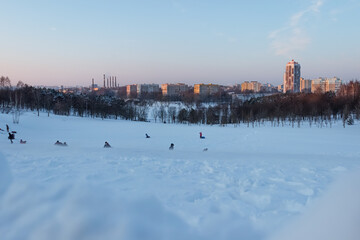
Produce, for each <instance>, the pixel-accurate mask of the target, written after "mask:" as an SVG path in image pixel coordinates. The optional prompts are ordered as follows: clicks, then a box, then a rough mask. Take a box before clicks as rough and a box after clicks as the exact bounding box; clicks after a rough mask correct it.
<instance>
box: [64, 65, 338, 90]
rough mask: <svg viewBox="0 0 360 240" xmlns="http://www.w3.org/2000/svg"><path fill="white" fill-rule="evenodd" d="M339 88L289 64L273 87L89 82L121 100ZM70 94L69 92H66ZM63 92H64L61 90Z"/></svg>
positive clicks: (250, 83)
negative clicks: (187, 94) (123, 97)
mask: <svg viewBox="0 0 360 240" xmlns="http://www.w3.org/2000/svg"><path fill="white" fill-rule="evenodd" d="M340 87H341V79H339V78H337V77H333V78H323V77H320V78H316V79H312V80H311V79H305V78H302V77H301V66H300V64H299V63H298V62H296V61H294V60H292V61H290V62H288V63H287V64H286V67H285V73H284V77H283V84H282V85H279V86H277V87H276V86H273V85H272V84H270V83H266V84H262V83H260V82H258V81H245V82H243V83H241V84H237V85H235V86H230V87H229V86H221V85H217V84H203V83H202V84H195V85H194V86H189V85H186V84H184V83H176V84H161V85H160V84H131V85H126V86H120V84H119V83H118V82H117V79H116V77H115V76H108V77H106V76H105V75H104V78H103V87H100V86H98V85H97V84H95V83H94V79H92V86H91V88H90V89H89V90H90V91H99V94H101V93H102V92H103V91H107V90H108V89H110V90H113V91H116V92H117V93H118V94H119V95H121V96H126V97H141V96H145V95H147V96H155V95H156V96H157V95H162V96H167V97H179V96H183V95H184V94H186V93H193V94H195V95H199V96H211V95H216V94H219V93H221V92H227V93H229V94H231V95H233V94H235V95H249V94H250V95H251V94H255V95H256V94H258V95H259V94H260V95H261V94H262V95H264V94H265V95H266V94H273V93H278V92H283V93H287V92H292V93H299V92H304V93H315V92H330V91H332V92H337V91H338V90H339V89H340ZM69 90H71V91H73V89H69ZM62 91H66V89H62Z"/></svg>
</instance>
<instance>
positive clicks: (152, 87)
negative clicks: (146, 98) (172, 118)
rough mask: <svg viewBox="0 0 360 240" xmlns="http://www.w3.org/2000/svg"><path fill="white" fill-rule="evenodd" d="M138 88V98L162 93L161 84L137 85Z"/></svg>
mask: <svg viewBox="0 0 360 240" xmlns="http://www.w3.org/2000/svg"><path fill="white" fill-rule="evenodd" d="M136 88H137V89H136V90H137V94H138V96H141V95H143V94H149V93H150V94H153V93H160V92H161V89H160V87H159V84H137V85H136Z"/></svg>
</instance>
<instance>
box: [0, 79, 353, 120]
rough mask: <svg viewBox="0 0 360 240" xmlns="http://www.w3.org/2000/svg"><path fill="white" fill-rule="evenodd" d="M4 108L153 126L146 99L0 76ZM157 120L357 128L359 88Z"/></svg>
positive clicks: (184, 107) (159, 114)
mask: <svg viewBox="0 0 360 240" xmlns="http://www.w3.org/2000/svg"><path fill="white" fill-rule="evenodd" d="M0 80H1V81H0V108H1V110H2V111H3V112H13V113H14V112H15V113H19V112H20V111H21V110H32V111H36V112H37V113H38V115H39V114H40V112H45V113H47V114H50V113H54V114H59V115H76V116H81V117H100V118H115V119H118V118H121V119H127V120H137V121H148V115H149V109H150V105H151V104H150V103H149V101H147V100H142V101H139V100H125V99H122V98H119V97H117V96H115V95H112V94H104V95H97V94H95V93H87V94H75V93H62V92H59V91H55V90H53V89H46V88H34V87H32V86H28V85H26V84H23V83H21V82H19V83H18V84H17V87H11V83H10V80H9V78H7V77H0ZM150 113H151V115H152V117H153V119H154V120H155V121H157V120H160V121H161V122H169V123H188V124H222V125H224V124H247V125H248V126H256V125H261V124H263V123H265V122H270V123H271V124H272V125H273V126H279V125H283V124H285V123H290V124H292V126H300V125H301V124H302V123H304V122H309V124H310V125H312V124H320V125H321V126H323V125H324V126H326V125H329V126H331V124H332V122H333V121H334V120H336V119H342V120H343V123H344V127H345V125H346V123H348V124H351V123H353V119H354V118H355V119H360V83H359V82H358V81H351V82H350V83H348V84H346V85H342V87H341V89H340V90H339V91H338V93H337V94H335V93H333V92H328V93H298V94H275V95H272V96H268V97H261V98H253V99H250V100H248V101H244V102H243V101H228V102H222V103H217V104H213V105H211V104H201V103H199V102H197V104H195V103H194V104H184V103H181V104H180V105H179V107H174V106H167V107H164V104H163V103H161V104H160V105H157V106H152V107H151V112H150Z"/></svg>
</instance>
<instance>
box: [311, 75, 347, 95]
mask: <svg viewBox="0 0 360 240" xmlns="http://www.w3.org/2000/svg"><path fill="white" fill-rule="evenodd" d="M340 87H341V79H340V78H337V77H333V78H321V77H320V78H316V79H313V80H312V83H311V92H312V93H314V92H323V93H324V92H337V91H338V90H339V89H340Z"/></svg>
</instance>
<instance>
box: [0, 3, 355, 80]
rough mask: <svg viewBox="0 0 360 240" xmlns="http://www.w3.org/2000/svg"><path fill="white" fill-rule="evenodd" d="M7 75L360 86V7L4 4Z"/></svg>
mask: <svg viewBox="0 0 360 240" xmlns="http://www.w3.org/2000/svg"><path fill="white" fill-rule="evenodd" d="M0 9H1V14H0V33H1V37H0V75H5V76H9V77H10V79H11V80H12V82H13V83H14V84H16V82H17V81H18V80H22V81H23V82H26V83H29V84H32V85H38V84H43V85H89V84H90V82H91V78H95V81H96V82H97V83H99V84H100V83H101V78H102V74H104V73H105V74H108V75H113V76H117V79H118V82H120V83H122V84H123V85H126V84H129V83H150V82H153V83H166V82H185V83H188V84H194V83H201V82H204V83H219V84H235V83H241V82H243V81H246V80H257V81H260V82H263V83H265V82H270V83H273V84H276V85H277V84H280V83H281V82H282V76H283V72H284V69H285V64H286V63H287V62H288V61H290V60H291V59H295V60H296V61H298V62H299V63H300V64H301V67H302V69H301V70H302V71H301V75H302V76H303V77H305V78H316V77H319V76H328V77H332V76H338V77H340V78H342V79H343V80H344V81H348V80H351V79H360V46H359V40H360V26H359V24H360V14H359V12H360V0H356V1H355V0H344V1H340V0H339V1H335V0H314V1H312V0H301V1H300V0H293V1H288V0H280V1H265V0H264V1H260V0H258V1H240V0H237V1H235V0H233V1H226V0H222V1H220V0H213V1H211V0H207V1H205V0H183V1H180V0H153V1H148V0H142V1H140V0H129V1H127V0H123V1H121V0H118V1H110V0H78V1H76V0H72V1H70V0H64V1H56V0H53V1H51V0H47V1H46V0H42V1H40V0H31V1H30V0H22V1H20V0H0Z"/></svg>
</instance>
